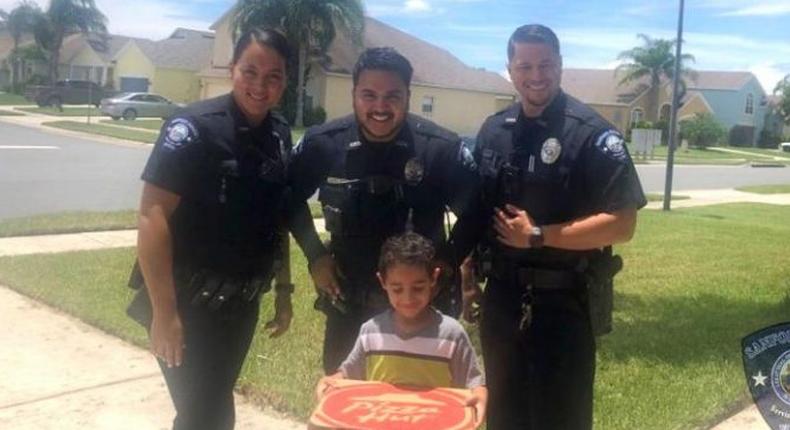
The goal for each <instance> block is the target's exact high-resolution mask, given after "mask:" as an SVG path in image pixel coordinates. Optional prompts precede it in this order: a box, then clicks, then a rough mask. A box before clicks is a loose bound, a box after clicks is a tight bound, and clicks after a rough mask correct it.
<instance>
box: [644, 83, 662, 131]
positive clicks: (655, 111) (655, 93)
mask: <svg viewBox="0 0 790 430" xmlns="http://www.w3.org/2000/svg"><path fill="white" fill-rule="evenodd" d="M650 81H651V82H650V92H649V93H648V97H647V102H648V103H649V111H648V115H647V120H648V121H650V122H652V123H653V124H655V123H656V122H658V116H659V112H660V111H661V107H660V106H659V105H658V99H659V94H660V92H661V88H660V87H661V79H658V78H652V79H651V80H650Z"/></svg>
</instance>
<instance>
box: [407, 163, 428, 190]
mask: <svg viewBox="0 0 790 430" xmlns="http://www.w3.org/2000/svg"><path fill="white" fill-rule="evenodd" d="M423 175H425V167H424V166H423V165H422V162H421V161H420V160H418V159H416V158H412V159H410V160H409V161H407V162H406V166H404V168H403V178H404V179H406V183H407V184H409V185H417V184H419V183H420V181H422V177H423Z"/></svg>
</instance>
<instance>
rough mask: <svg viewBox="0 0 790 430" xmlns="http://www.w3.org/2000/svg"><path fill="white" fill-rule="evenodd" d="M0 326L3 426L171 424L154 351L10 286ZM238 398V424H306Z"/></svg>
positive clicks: (0, 305)
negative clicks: (42, 302)
mask: <svg viewBox="0 0 790 430" xmlns="http://www.w3.org/2000/svg"><path fill="white" fill-rule="evenodd" d="M0 327H3V330H0V344H2V345H4V347H3V350H4V352H3V354H0V428H2V429H14V430H23V429H30V430H34V429H35V430H41V429H53V430H55V429H57V430H93V429H106V430H126V429H128V430H142V429H169V428H171V426H172V419H173V417H174V415H175V411H174V409H173V405H172V402H171V401H170V397H169V395H168V393H167V387H166V386H165V384H164V380H163V379H162V376H161V373H160V371H159V366H158V365H157V364H156V361H155V359H154V358H153V356H151V354H150V353H149V352H148V351H145V350H142V349H140V348H137V347H135V346H132V345H130V344H128V343H126V342H124V341H122V340H120V339H118V338H116V337H114V336H110V335H108V334H106V333H103V332H101V331H99V330H98V329H95V328H93V327H91V326H89V325H87V324H85V323H82V322H81V321H79V320H77V319H76V318H73V317H71V316H68V315H65V314H63V313H61V312H59V311H57V310H55V309H52V308H49V307H47V306H44V305H41V304H39V303H37V302H35V301H33V300H30V299H28V298H26V297H24V296H22V295H20V294H18V293H16V292H13V291H11V290H9V289H7V288H5V287H0ZM9 346H10V348H9ZM236 402H237V403H236V412H237V418H236V419H237V423H236V428H237V429H249V430H253V429H255V430H260V429H271V430H293V429H302V428H304V424H302V423H298V422H295V421H292V420H287V419H282V418H276V417H275V416H274V415H273V414H272V413H266V412H263V411H261V410H260V409H258V408H257V407H255V406H253V405H251V404H250V403H249V402H247V401H246V400H245V399H244V398H243V397H241V396H239V395H237V396H236Z"/></svg>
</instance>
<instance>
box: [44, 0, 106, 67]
mask: <svg viewBox="0 0 790 430" xmlns="http://www.w3.org/2000/svg"><path fill="white" fill-rule="evenodd" d="M106 22H107V18H106V17H105V16H104V14H103V13H101V11H100V10H99V9H98V8H97V7H96V3H95V1H94V0H51V1H50V3H49V8H48V9H47V11H46V13H45V14H44V15H43V18H42V19H40V20H39V22H38V24H37V25H36V32H35V36H36V43H38V44H39V46H41V47H42V48H43V49H44V50H45V51H47V52H48V53H49V80H50V82H55V81H57V79H58V64H59V63H60V48H61V46H63V39H64V38H65V37H66V36H67V35H69V34H70V33H76V32H78V31H79V32H82V33H85V34H89V33H98V34H100V35H106V34H107V25H106Z"/></svg>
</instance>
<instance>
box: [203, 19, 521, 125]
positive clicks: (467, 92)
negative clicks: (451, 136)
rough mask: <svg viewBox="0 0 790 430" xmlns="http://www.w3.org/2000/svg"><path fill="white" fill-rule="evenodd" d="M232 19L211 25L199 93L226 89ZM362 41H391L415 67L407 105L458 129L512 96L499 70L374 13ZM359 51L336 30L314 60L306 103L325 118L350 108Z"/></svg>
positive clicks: (205, 94)
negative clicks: (470, 62) (469, 61)
mask: <svg viewBox="0 0 790 430" xmlns="http://www.w3.org/2000/svg"><path fill="white" fill-rule="evenodd" d="M231 21H232V10H231V11H228V12H227V13H225V15H223V16H222V17H221V18H220V19H219V20H218V21H217V22H216V23H215V24H214V25H213V26H212V27H211V29H212V30H214V31H215V34H216V38H215V40H214V53H213V56H212V60H211V67H208V68H206V69H205V70H203V71H202V72H200V78H201V81H202V92H201V97H203V98H208V97H212V96H216V95H219V94H223V93H226V92H228V91H230V88H231V81H230V71H229V67H228V65H229V63H230V60H231V55H232V45H233V43H232V38H231V30H230V29H231ZM363 45H364V47H374V46H392V47H394V48H395V49H397V50H398V51H399V52H400V53H401V54H403V55H404V56H406V58H408V59H409V60H410V61H411V63H412V67H413V68H414V77H413V80H412V86H411V105H410V111H411V112H413V113H416V114H418V115H422V116H424V117H426V118H429V119H431V120H433V121H436V122H437V123H439V124H441V125H443V126H445V127H447V128H450V129H452V130H454V131H456V132H457V133H459V134H462V135H472V134H475V133H477V131H478V129H479V128H480V125H482V123H483V120H485V118H486V117H487V116H488V115H491V114H492V113H494V112H497V111H499V110H501V109H504V108H505V107H507V106H508V105H510V104H511V103H512V102H513V101H514V100H515V98H516V92H515V90H514V89H513V86H512V85H511V84H510V83H509V82H508V81H507V80H505V79H504V78H503V77H501V76H499V75H498V74H496V73H494V72H490V71H485V70H481V69H475V68H472V67H469V66H467V65H465V64H463V63H462V62H461V61H460V60H459V59H458V58H456V57H455V56H453V55H452V54H450V53H449V52H448V51H446V50H444V49H441V48H439V47H437V46H434V45H431V44H429V43H427V42H425V41H423V40H420V39H418V38H416V37H414V36H411V35H409V34H407V33H404V32H402V31H400V30H398V29H396V28H393V27H390V26H388V25H386V24H384V23H382V22H381V21H378V20H375V19H373V18H369V17H368V18H365V34H364V37H363ZM359 52H360V49H358V48H355V47H354V46H353V45H352V44H351V43H350V42H349V41H348V40H347V39H346V38H345V37H343V36H339V37H338V38H337V39H336V40H335V42H334V43H333V44H332V46H331V47H330V49H329V52H328V53H327V56H326V58H323V59H321V60H316V61H314V63H313V64H312V65H311V68H310V70H311V73H310V76H309V79H308V81H307V84H306V89H305V90H306V91H305V92H306V96H307V97H306V104H307V105H308V106H310V107H315V106H321V107H323V108H324V110H326V113H327V118H328V119H333V118H338V117H341V116H344V115H347V114H349V113H351V112H352V107H351V88H352V80H351V70H352V69H353V66H354V63H355V62H356V59H357V57H358V55H359Z"/></svg>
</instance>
